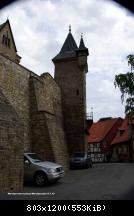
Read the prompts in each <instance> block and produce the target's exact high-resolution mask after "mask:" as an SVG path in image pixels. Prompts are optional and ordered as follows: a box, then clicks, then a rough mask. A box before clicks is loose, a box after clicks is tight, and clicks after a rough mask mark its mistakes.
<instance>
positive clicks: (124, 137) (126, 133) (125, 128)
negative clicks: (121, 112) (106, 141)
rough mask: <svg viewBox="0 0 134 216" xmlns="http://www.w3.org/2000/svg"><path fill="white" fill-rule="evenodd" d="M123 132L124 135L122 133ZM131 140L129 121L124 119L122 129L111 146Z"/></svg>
mask: <svg viewBox="0 0 134 216" xmlns="http://www.w3.org/2000/svg"><path fill="white" fill-rule="evenodd" d="M121 131H122V133H121ZM130 139H131V134H130V128H129V125H128V119H127V118H126V119H124V120H123V123H122V125H121V127H120V128H119V129H118V132H117V134H116V136H115V138H114V139H113V141H112V143H111V145H114V144H118V143H122V142H127V141H129V140H130Z"/></svg>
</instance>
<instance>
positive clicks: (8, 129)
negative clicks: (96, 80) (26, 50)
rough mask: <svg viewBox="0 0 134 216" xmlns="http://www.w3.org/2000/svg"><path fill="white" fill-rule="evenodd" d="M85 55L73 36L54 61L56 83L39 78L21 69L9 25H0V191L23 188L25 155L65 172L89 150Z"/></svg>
mask: <svg viewBox="0 0 134 216" xmlns="http://www.w3.org/2000/svg"><path fill="white" fill-rule="evenodd" d="M68 49H69V50H68ZM70 49H71V50H70ZM68 51H69V52H68ZM87 56H88V49H87V48H86V47H85V45H84V42H83V39H82V38H81V41H80V46H79V48H78V47H77V45H76V43H75V41H74V39H73V36H72V34H71V32H69V35H68V37H67V39H66V41H65V43H64V45H63V47H62V49H61V52H60V53H59V54H58V55H57V56H56V57H55V58H53V62H54V64H55V79H53V77H52V76H51V75H50V74H49V73H43V74H42V75H40V76H39V75H37V74H35V73H34V72H32V71H30V70H28V69H27V68H25V67H24V66H22V65H21V64H20V59H21V57H20V56H18V54H17V49H16V45H15V41H14V38H13V34H12V30H11V26H10V23H9V20H7V21H6V22H5V23H3V24H2V25H0V191H8V192H9V191H15V190H16V189H19V188H20V189H21V188H22V187H23V153H24V152H35V153H39V154H40V155H41V156H42V157H43V158H44V159H47V160H49V161H54V162H56V163H58V164H61V165H62V166H63V167H64V169H65V171H67V170H68V169H69V156H70V155H71V154H72V153H73V152H74V151H76V150H81V151H84V150H86V148H87V142H86V134H85V129H86V121H85V120H86V116H85V114H86V90H85V89H86V76H85V73H86V72H87Z"/></svg>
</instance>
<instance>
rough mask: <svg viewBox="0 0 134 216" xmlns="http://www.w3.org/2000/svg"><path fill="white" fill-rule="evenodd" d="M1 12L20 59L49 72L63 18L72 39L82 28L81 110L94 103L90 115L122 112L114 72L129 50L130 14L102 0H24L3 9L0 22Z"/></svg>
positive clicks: (123, 66) (122, 67) (63, 31)
mask: <svg viewBox="0 0 134 216" xmlns="http://www.w3.org/2000/svg"><path fill="white" fill-rule="evenodd" d="M7 16H8V17H9V19H10V23H11V27H12V30H13V35H14V38H15V42H16V46H17V49H18V54H19V55H20V56H22V61H21V64H23V65H24V66H26V67H27V68H29V69H30V70H32V71H34V72H36V73H38V74H41V73H42V72H45V71H48V72H50V73H51V74H52V75H53V74H54V65H53V63H52V61H51V59H52V58H53V57H54V56H55V55H56V54H57V53H58V52H59V51H60V49H61V46H62V45H63V43H64V41H65V38H66V36H67V34H68V26H69V24H71V26H72V34H73V36H74V38H75V40H76V42H77V44H79V41H80V34H81V33H83V35H84V41H85V45H86V46H87V47H88V48H89V53H90V55H89V57H88V68H89V73H88V74H87V111H88V112H90V111H91V107H94V119H95V121H96V120H98V119H99V118H100V117H106V116H113V117H115V116H124V106H123V105H122V104H121V100H120V92H119V90H118V89H115V88H114V77H115V75H116V74H119V73H125V72H127V71H128V70H129V68H128V66H127V60H126V56H127V55H128V54H130V53H133V52H134V50H133V35H134V20H133V16H132V14H130V13H129V12H128V11H127V10H126V9H124V8H121V7H120V6H119V5H118V4H115V3H112V2H111V1H108V0H107V1H106V0H99V1H98V0H79V1H77V0H68V1H65V0H38V1H36V0H29V1H27V0H25V1H19V2H17V3H16V4H13V5H11V6H9V7H6V8H5V9H3V10H2V11H1V14H0V20H1V21H0V22H1V23H2V22H4V21H5V20H6V18H7Z"/></svg>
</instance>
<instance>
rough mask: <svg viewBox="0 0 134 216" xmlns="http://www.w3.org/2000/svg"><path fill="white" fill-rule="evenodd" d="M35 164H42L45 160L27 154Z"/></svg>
mask: <svg viewBox="0 0 134 216" xmlns="http://www.w3.org/2000/svg"><path fill="white" fill-rule="evenodd" d="M27 155H28V156H29V157H30V158H31V159H32V160H33V161H34V162H35V163H36V162H42V161H44V160H42V159H41V157H40V156H39V155H37V154H27Z"/></svg>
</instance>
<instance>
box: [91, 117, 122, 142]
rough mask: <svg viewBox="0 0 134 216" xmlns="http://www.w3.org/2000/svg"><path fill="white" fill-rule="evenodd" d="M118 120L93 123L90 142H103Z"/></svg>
mask: <svg viewBox="0 0 134 216" xmlns="http://www.w3.org/2000/svg"><path fill="white" fill-rule="evenodd" d="M118 119H119V118H113V119H110V120H105V121H100V122H96V123H93V125H92V126H91V128H90V129H89V136H88V142H89V143H95V142H101V141H102V140H103V139H104V138H105V136H106V135H107V134H108V132H109V131H110V129H111V128H112V127H113V126H114V124H115V123H116V122H117V121H118Z"/></svg>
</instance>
